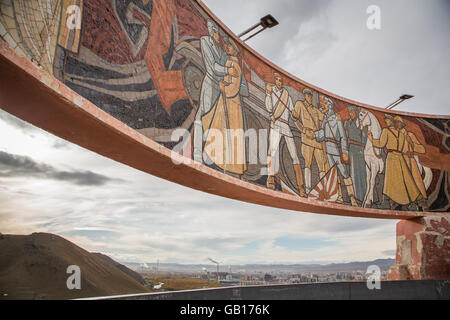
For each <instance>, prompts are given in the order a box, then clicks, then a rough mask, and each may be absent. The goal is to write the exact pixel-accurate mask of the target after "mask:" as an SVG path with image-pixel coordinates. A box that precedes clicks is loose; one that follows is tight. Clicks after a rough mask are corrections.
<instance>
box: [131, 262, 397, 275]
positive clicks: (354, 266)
mask: <svg viewBox="0 0 450 320" xmlns="http://www.w3.org/2000/svg"><path fill="white" fill-rule="evenodd" d="M124 264H125V265H127V266H128V267H130V268H132V269H133V270H136V271H137V272H145V271H150V270H152V271H154V270H155V269H156V268H157V267H158V270H159V271H160V272H195V273H198V272H202V271H204V270H205V269H206V270H207V271H209V272H215V271H216V270H217V269H216V265H213V264H177V263H159V264H156V263H146V264H145V265H146V266H147V267H145V266H144V264H142V263H133V262H124ZM394 264H395V259H376V260H373V261H363V262H360V261H355V262H348V263H331V264H325V265H321V264H244V265H231V266H230V265H228V264H224V265H220V271H221V272H228V271H229V269H230V267H231V271H232V272H246V273H251V272H290V273H302V272H316V271H318V272H351V271H357V270H367V267H368V266H370V265H377V266H379V267H380V269H381V270H382V271H387V270H389V267H390V266H392V265H394Z"/></svg>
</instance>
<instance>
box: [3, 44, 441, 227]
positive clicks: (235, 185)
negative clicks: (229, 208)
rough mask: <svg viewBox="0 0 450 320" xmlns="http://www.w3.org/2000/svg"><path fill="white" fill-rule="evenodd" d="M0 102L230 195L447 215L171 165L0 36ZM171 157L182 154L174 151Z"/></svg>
mask: <svg viewBox="0 0 450 320" xmlns="http://www.w3.org/2000/svg"><path fill="white" fill-rule="evenodd" d="M0 81H1V83H2V88H1V90H0V107H1V108H2V109H4V110H5V111H7V112H9V113H11V114H13V115H15V116H17V117H19V118H21V119H23V120H25V121H27V122H29V123H31V124H33V125H35V126H37V127H40V128H42V129H44V130H46V131H49V132H51V133H53V134H55V135H57V136H59V137H61V138H63V139H66V140H68V141H70V142H73V143H75V144H78V145H80V146H82V147H84V148H86V149H89V150H91V151H94V152H96V153H98V154H100V155H103V156H105V157H108V158H111V159H114V160H116V161H118V162H121V163H124V164H126V165H129V166H131V167H133V168H136V169H138V170H141V171H144V172H147V173H150V174H152V175H155V176H157V177H160V178H163V179H166V180H169V181H172V182H175V183H179V184H182V185H185V186H188V187H191V188H193V189H197V190H201V191H204V192H208V193H212V194H216V195H219V196H224V197H228V198H231V199H235V200H241V201H246V202H250V203H255V204H260V205H266V206H271V207H276V208H283V209H289V210H295V211H304V212H313V213H320V214H330V215H340V216H350V217H367V218H381V219H411V218H416V217H426V216H438V215H448V214H447V213H442V214H439V213H429V212H408V211H395V210H378V209H368V208H354V207H349V206H346V205H339V204H336V203H327V202H320V201H315V200H311V199H304V198H300V197H296V196H293V195H290V194H285V193H280V192H276V191H272V190H268V189H266V188H264V187H261V186H257V185H255V184H251V183H248V182H245V181H242V180H239V179H237V178H233V177H231V176H229V175H226V174H223V173H221V172H219V171H217V170H214V169H211V168H209V167H206V166H204V165H203V164H200V163H197V162H194V161H190V163H188V164H179V165H175V164H174V163H173V162H172V159H171V155H172V151H171V150H169V149H167V148H165V147H163V146H162V145H160V144H158V143H156V142H154V141H153V140H151V139H149V138H147V137H145V136H143V135H141V134H139V133H138V132H136V131H135V130H134V129H132V128H130V127H128V126H126V125H125V124H124V123H122V122H120V121H118V120H117V119H115V118H113V117H112V116H110V115H109V114H107V113H106V112H104V111H102V110H100V109H99V108H98V107H96V106H95V105H94V104H92V103H91V102H89V101H88V100H87V99H85V98H83V97H81V96H80V95H78V94H77V93H75V92H74V91H72V90H71V89H69V88H68V87H66V86H65V85H64V84H62V83H61V82H60V81H58V80H57V79H55V78H54V77H53V76H51V75H49V74H48V73H47V72H46V71H44V70H43V69H41V68H40V67H39V66H37V65H35V64H34V63H32V62H31V61H29V60H28V59H27V58H25V57H22V56H19V55H18V54H17V53H16V52H15V51H14V50H13V49H11V48H10V46H9V45H8V44H7V43H6V42H4V41H2V40H0ZM174 156H175V158H176V159H178V160H180V161H183V160H187V159H186V158H184V157H182V156H180V155H177V154H175V155H174Z"/></svg>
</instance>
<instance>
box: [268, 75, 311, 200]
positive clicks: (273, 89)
mask: <svg viewBox="0 0 450 320" xmlns="http://www.w3.org/2000/svg"><path fill="white" fill-rule="evenodd" d="M273 76H274V80H275V85H271V84H267V85H266V109H267V111H268V112H269V114H270V120H271V121H270V131H269V155H268V156H267V158H268V159H267V160H268V163H267V166H268V171H269V172H268V177H267V188H269V189H275V182H274V176H275V171H276V169H275V168H277V169H278V167H279V147H280V141H281V138H283V137H284V139H285V141H286V145H287V148H288V150H289V154H290V156H291V158H292V163H293V165H294V171H295V177H296V180H297V186H298V192H299V194H300V196H301V197H306V196H307V195H306V193H305V189H304V188H303V172H302V168H301V167H300V161H299V159H298V156H297V148H296V147H295V143H294V136H293V135H292V132H291V128H290V127H289V116H290V114H291V112H292V110H293V109H294V108H293V104H292V99H291V97H290V96H289V92H288V91H287V89H286V88H284V87H283V78H282V77H281V75H280V74H279V73H277V72H274V74H273Z"/></svg>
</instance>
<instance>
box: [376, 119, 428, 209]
mask: <svg viewBox="0 0 450 320" xmlns="http://www.w3.org/2000/svg"><path fill="white" fill-rule="evenodd" d="M388 119H389V116H388ZM392 120H393V119H390V122H392ZM368 138H369V139H370V141H372V144H373V146H374V147H377V148H386V151H387V157H386V169H385V170H386V172H385V178H384V187H383V194H385V195H386V196H387V197H389V199H391V200H392V201H394V202H395V203H397V204H399V205H409V204H410V203H412V202H415V201H417V200H420V199H421V198H422V195H421V194H420V191H419V189H418V188H417V186H416V183H415V181H414V178H413V176H412V174H411V171H410V169H409V167H408V164H407V163H406V161H405V158H404V156H403V152H404V150H405V143H406V136H405V134H404V133H403V132H402V131H401V130H398V129H396V128H395V127H393V126H388V127H387V128H383V131H382V132H381V136H380V139H374V138H373V136H372V133H371V132H369V133H368Z"/></svg>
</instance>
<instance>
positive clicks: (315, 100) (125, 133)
mask: <svg viewBox="0 0 450 320" xmlns="http://www.w3.org/2000/svg"><path fill="white" fill-rule="evenodd" d="M0 37H1V39H0V52H1V55H0V70H1V73H0V77H1V81H2V86H1V90H0V107H1V108H2V109H4V110H6V111H7V112H9V113H11V114H13V115H15V116H17V117H19V118H21V119H24V120H25V121H28V122H30V123H32V124H34V125H36V126H38V127H40V128H43V129H44V130H47V131H49V132H51V133H53V134H55V135H57V136H59V137H62V138H64V139H66V140H69V141H71V142H73V143H76V144H78V145H80V146H82V147H85V148H87V149H89V150H92V151H94V152H97V153H99V154H101V155H103V156H106V157H108V158H111V159H114V160H116V161H119V162H122V163H124V164H126V165H129V166H132V167H134V168H136V169H139V170H142V171H144V172H147V173H150V174H153V175H155V176H158V177H161V178H164V179H167V180H169V181H173V182H176V183H179V184H183V185H185V186H188V187H191V188H194V189H197V190H201V191H205V192H209V193H213V194H217V195H220V196H224V197H228V198H232V199H237V200H242V201H247V202H252V203H257V204H261V205H266V206H272V207H278V208H284V209H290V210H297V211H306V212H314V213H322V214H333V215H344V216H355V217H368V218H386V219H410V220H408V221H402V222H400V224H402V223H403V225H404V224H408V223H409V224H412V225H408V226H407V227H401V226H400V227H399V228H400V229H401V231H398V233H399V239H398V244H399V248H398V250H397V263H398V264H399V265H414V266H415V267H414V268H416V269H417V270H418V271H417V270H416V269H414V268H413V267H411V268H409V269H408V268H406V269H405V268H403V269H402V268H400V269H398V268H397V269H396V270H395V271H393V272H392V277H394V278H395V277H396V278H402V277H403V278H407V277H412V278H421V279H425V278H427V277H428V278H430V277H432V278H436V277H439V276H436V274H441V275H442V274H446V276H445V277H449V272H450V271H448V269H450V268H448V264H449V262H448V261H449V260H450V252H449V251H450V249H449V245H450V240H449V232H450V227H449V214H448V212H449V208H450V196H449V192H450V180H449V171H450V137H449V124H450V117H449V116H431V115H422V114H411V113H405V112H392V111H390V112H386V110H385V109H381V108H377V107H373V106H369V105H365V104H362V103H359V102H355V101H351V100H349V99H345V98H342V97H339V96H337V95H335V94H332V93H330V92H327V91H325V90H323V89H320V88H317V87H315V86H313V85H311V84H308V83H306V82H304V81H302V80H300V79H298V78H296V77H294V76H292V75H290V74H288V73H287V72H285V71H283V70H281V69H280V68H278V67H276V66H275V65H273V64H272V63H270V62H269V61H267V60H265V59H264V58H262V57H261V56H260V55H258V54H257V53H256V52H254V51H253V50H252V49H250V48H249V47H247V46H246V45H245V44H244V43H243V42H242V41H240V40H239V39H238V38H237V37H236V36H235V35H234V34H232V33H231V32H230V31H229V30H228V29H227V28H226V27H225V26H224V25H223V24H222V23H221V22H220V21H219V20H218V19H217V18H216V17H215V16H214V15H213V14H212V13H211V12H210V11H209V10H208V9H207V8H206V7H205V6H204V5H203V4H202V3H201V2H200V1H197V0H153V1H152V0H127V1H117V0H110V1H107V0H95V1H94V0H49V1H37V0H32V1H31V0H2V1H1V2H0ZM437 225H438V227H436V226H437ZM405 230H406V231H405ZM407 230H410V231H407ZM411 230H413V231H411ZM402 232H403V233H405V232H406V234H403V233H402ZM419 233H420V235H419ZM411 235H414V237H413V238H414V239H412V238H411V239H409V238H408V236H411ZM403 236H404V237H403ZM421 237H423V238H421ZM433 237H434V238H433ZM425 238H426V239H425ZM419 240H420V241H419ZM408 241H409V242H408ZM411 241H413V242H411ZM417 241H419V242H420V243H416V242H417ZM408 245H409V247H408ZM420 245H421V246H422V248H420ZM431 246H435V247H436V248H435V247H433V248H434V249H433V250H435V251H436V252H439V254H438V255H437V256H436V258H433V259H431V260H426V259H430V257H429V256H426V255H425V254H423V257H422V256H421V253H423V250H426V249H424V248H431ZM408 248H409V249H408ZM416 248H417V249H416ZM419 248H420V249H419ZM408 250H409V251H408ZM414 250H415V251H414ZM407 257H409V258H407ZM403 258H404V259H406V260H404V261H403V260H402V259H403ZM408 259H409V260H408ZM402 261H403V262H402ZM419 265H420V267H418V266H419ZM430 266H431V267H430ZM442 266H444V267H445V266H446V267H447V271H446V272H444V271H439V272H437V273H436V272H435V271H436V270H437V269H436V268H438V269H439V270H445V268H444V269H442ZM424 268H425V269H424ZM426 268H432V269H433V268H434V269H433V270H434V271H433V272H435V273H433V272H431V271H429V270H431V269H426ZM413 269H414V270H413ZM419 269H420V270H419ZM405 270H406V271H405ZM424 270H425V271H424ZM394 274H395V275H394Z"/></svg>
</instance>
